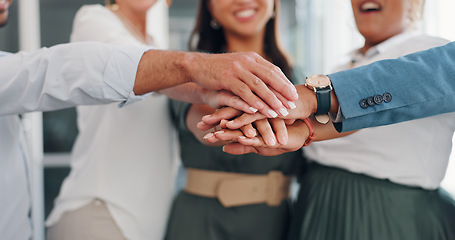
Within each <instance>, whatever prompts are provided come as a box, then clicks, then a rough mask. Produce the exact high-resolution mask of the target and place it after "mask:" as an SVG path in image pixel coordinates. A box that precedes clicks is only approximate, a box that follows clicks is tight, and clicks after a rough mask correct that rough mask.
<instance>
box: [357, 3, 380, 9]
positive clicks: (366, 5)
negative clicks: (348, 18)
mask: <svg viewBox="0 0 455 240" xmlns="http://www.w3.org/2000/svg"><path fill="white" fill-rule="evenodd" d="M379 8H380V6H379V4H377V3H373V2H366V3H364V4H363V5H362V7H361V9H362V11H368V10H379Z"/></svg>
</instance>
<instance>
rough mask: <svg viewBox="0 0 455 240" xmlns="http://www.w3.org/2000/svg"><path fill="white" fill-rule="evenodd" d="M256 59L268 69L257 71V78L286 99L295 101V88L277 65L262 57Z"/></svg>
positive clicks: (296, 96) (296, 97)
mask: <svg viewBox="0 0 455 240" xmlns="http://www.w3.org/2000/svg"><path fill="white" fill-rule="evenodd" d="M256 61H257V63H259V64H261V65H262V66H264V67H265V68H266V69H268V71H267V70H265V69H264V70H263V71H261V72H259V73H257V75H258V77H259V78H261V79H262V80H263V81H264V82H265V83H266V84H267V85H269V86H270V87H271V88H272V89H273V90H275V91H277V92H278V93H280V94H281V95H282V96H283V97H284V98H286V99H287V100H289V101H296V100H297V99H298V95H297V90H296V88H295V87H294V85H293V84H292V83H291V81H289V79H288V78H287V77H286V76H285V75H284V73H283V71H281V69H280V68H279V67H277V66H275V65H273V64H272V63H270V62H268V61H267V60H265V59H264V58H262V57H258V58H257V59H256ZM267 75H268V76H267ZM283 103H284V102H283Z"/></svg>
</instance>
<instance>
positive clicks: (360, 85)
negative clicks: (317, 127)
mask: <svg viewBox="0 0 455 240" xmlns="http://www.w3.org/2000/svg"><path fill="white" fill-rule="evenodd" d="M329 77H330V79H331V80H332V84H333V87H334V89H335V93H336V95H337V98H338V101H339V103H340V109H341V113H342V116H343V117H342V122H340V123H335V127H336V128H337V130H338V131H342V132H344V131H351V130H356V129H361V128H368V127H374V126H380V125H387V124H393V123H398V122H402V121H408V120H413V119H418V118H424V117H429V116H433V115H436V114H442V113H448V112H454V111H455V42H452V43H448V44H446V45H444V46H441V47H436V48H431V49H429V50H426V51H421V52H417V53H413V54H409V55H406V56H403V57H400V58H398V59H391V60H382V61H378V62H375V63H372V64H370V65H367V66H363V67H359V68H355V69H350V70H346V71H342V72H337V73H334V74H330V75H329ZM385 93H388V94H390V95H391V99H389V100H390V101H388V102H382V103H379V104H375V105H374V106H368V107H366V108H363V107H361V105H362V104H361V101H364V100H365V99H368V98H370V97H374V96H377V95H381V96H384V94H385Z"/></svg>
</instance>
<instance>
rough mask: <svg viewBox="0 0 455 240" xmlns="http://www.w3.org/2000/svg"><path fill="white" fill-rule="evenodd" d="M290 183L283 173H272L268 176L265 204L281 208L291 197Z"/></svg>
mask: <svg viewBox="0 0 455 240" xmlns="http://www.w3.org/2000/svg"><path fill="white" fill-rule="evenodd" d="M288 182H289V181H288V180H287V179H286V178H285V177H284V175H283V173H282V172H281V171H270V172H269V173H268V174H267V195H266V199H265V202H266V204H267V205H268V206H274V207H276V206H279V205H280V204H281V201H282V200H283V199H284V198H286V197H287V196H288V195H289V183H288Z"/></svg>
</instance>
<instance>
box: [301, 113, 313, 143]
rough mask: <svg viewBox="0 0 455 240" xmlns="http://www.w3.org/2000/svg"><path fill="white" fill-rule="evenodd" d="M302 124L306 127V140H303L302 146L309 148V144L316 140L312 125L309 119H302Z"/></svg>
mask: <svg viewBox="0 0 455 240" xmlns="http://www.w3.org/2000/svg"><path fill="white" fill-rule="evenodd" d="M303 122H304V123H305V125H306V126H307V127H308V138H307V139H306V140H305V143H304V144H303V146H304V147H306V146H309V145H310V144H311V142H313V140H314V139H315V138H316V133H315V132H314V127H313V123H312V122H311V120H310V119H309V118H305V119H303Z"/></svg>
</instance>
